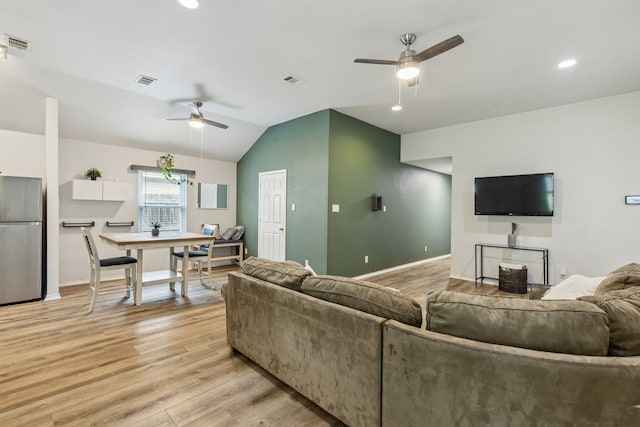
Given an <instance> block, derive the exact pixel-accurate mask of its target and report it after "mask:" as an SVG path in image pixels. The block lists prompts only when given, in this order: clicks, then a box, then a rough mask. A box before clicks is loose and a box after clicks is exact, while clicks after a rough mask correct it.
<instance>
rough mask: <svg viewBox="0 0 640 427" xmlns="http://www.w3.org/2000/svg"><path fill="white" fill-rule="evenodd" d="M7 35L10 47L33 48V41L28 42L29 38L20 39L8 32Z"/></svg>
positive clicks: (19, 48)
mask: <svg viewBox="0 0 640 427" xmlns="http://www.w3.org/2000/svg"><path fill="white" fill-rule="evenodd" d="M6 36H7V45H8V46H9V47H12V48H15V49H18V50H31V42H28V41H27V40H22V39H19V38H17V37H13V36H10V35H8V34H7V35H6Z"/></svg>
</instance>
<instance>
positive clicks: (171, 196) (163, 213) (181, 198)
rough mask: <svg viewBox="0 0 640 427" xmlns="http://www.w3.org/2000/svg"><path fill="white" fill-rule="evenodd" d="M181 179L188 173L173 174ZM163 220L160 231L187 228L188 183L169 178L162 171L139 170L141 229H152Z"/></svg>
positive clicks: (139, 215) (144, 230)
mask: <svg viewBox="0 0 640 427" xmlns="http://www.w3.org/2000/svg"><path fill="white" fill-rule="evenodd" d="M173 177H174V178H176V179H178V180H180V179H182V178H186V175H182V174H173ZM155 223H160V230H161V231H162V232H167V231H186V229H187V185H186V184H182V185H178V184H177V183H176V182H175V181H168V180H167V179H166V178H165V177H164V175H162V173H161V172H155V171H138V231H139V232H140V233H145V232H148V231H151V229H152V228H153V224H155Z"/></svg>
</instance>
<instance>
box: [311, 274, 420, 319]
mask: <svg viewBox="0 0 640 427" xmlns="http://www.w3.org/2000/svg"><path fill="white" fill-rule="evenodd" d="M302 292H304V293H305V294H307V295H311V296H314V297H316V298H320V299H323V300H325V301H330V302H334V303H336V304H340V305H344V306H346V307H351V308H354V309H356V310H360V311H364V312H366V313H370V314H374V315H376V316H380V317H384V318H387V319H394V320H397V321H399V322H402V323H406V324H407V325H412V326H418V327H420V325H421V324H422V308H421V307H420V304H418V303H417V302H416V301H415V300H414V299H413V298H410V297H408V296H406V295H404V294H403V293H401V292H399V291H397V290H395V289H391V288H387V287H386V286H382V285H378V284H376V283H371V282H366V281H364V280H357V279H350V278H348V277H339V276H325V275H321V276H311V277H307V278H305V280H304V282H302Z"/></svg>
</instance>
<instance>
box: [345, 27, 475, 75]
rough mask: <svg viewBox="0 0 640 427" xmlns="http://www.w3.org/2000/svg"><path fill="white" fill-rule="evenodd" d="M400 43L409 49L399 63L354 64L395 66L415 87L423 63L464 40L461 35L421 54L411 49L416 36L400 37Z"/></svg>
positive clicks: (365, 62) (367, 60) (389, 61)
mask: <svg viewBox="0 0 640 427" xmlns="http://www.w3.org/2000/svg"><path fill="white" fill-rule="evenodd" d="M400 41H401V42H402V44H403V45H405V46H406V47H407V48H406V49H405V50H404V51H403V52H402V53H401V54H400V58H399V59H398V60H397V61H394V60H387V59H361V58H357V59H356V60H355V61H354V62H357V63H360V64H378V65H395V66H396V67H397V69H398V71H397V73H396V75H397V76H398V78H399V79H401V80H406V81H407V84H408V85H409V86H414V85H416V84H417V83H418V74H420V68H418V66H419V65H420V63H421V62H422V61H426V60H427V59H429V58H433V57H434V56H437V55H440V54H441V53H444V52H446V51H448V50H450V49H453V48H454V47H456V46H458V45H460V44H462V43H464V39H463V38H462V37H460V36H459V35H455V36H453V37H451V38H449V39H447V40H444V41H441V42H440V43H438V44H435V45H433V46H431V47H430V48H427V49H425V50H423V51H422V52H420V53H416V51H415V50H413V49H411V44H413V42H415V41H416V35H415V34H413V33H407V34H403V35H402V36H401V37H400Z"/></svg>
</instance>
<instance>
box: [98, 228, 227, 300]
mask: <svg viewBox="0 0 640 427" xmlns="http://www.w3.org/2000/svg"><path fill="white" fill-rule="evenodd" d="M100 239H102V241H103V242H104V243H105V244H107V245H108V246H111V247H114V248H116V249H120V250H124V251H126V253H127V256H132V255H131V252H132V251H134V250H135V251H136V255H135V256H136V259H137V260H138V266H137V269H136V280H135V284H134V290H135V292H134V303H135V305H140V304H142V286H143V285H151V284H158V283H169V286H170V288H171V290H175V283H176V282H181V284H182V286H181V294H182V296H183V297H185V298H187V297H188V296H189V249H190V247H191V246H192V245H203V244H207V243H208V244H213V240H214V239H215V237H213V236H208V235H205V234H199V233H189V232H165V233H160V234H159V235H157V236H153V235H152V234H151V233H102V234H100ZM176 247H179V248H182V250H183V251H184V262H182V268H181V270H180V271H177V270H176V269H175V267H174V266H175V264H177V263H172V262H171V256H172V254H173V252H174V248H176ZM160 248H165V249H166V248H169V269H167V270H160V271H144V267H143V265H144V264H143V261H144V256H143V255H144V251H145V250H146V249H160Z"/></svg>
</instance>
